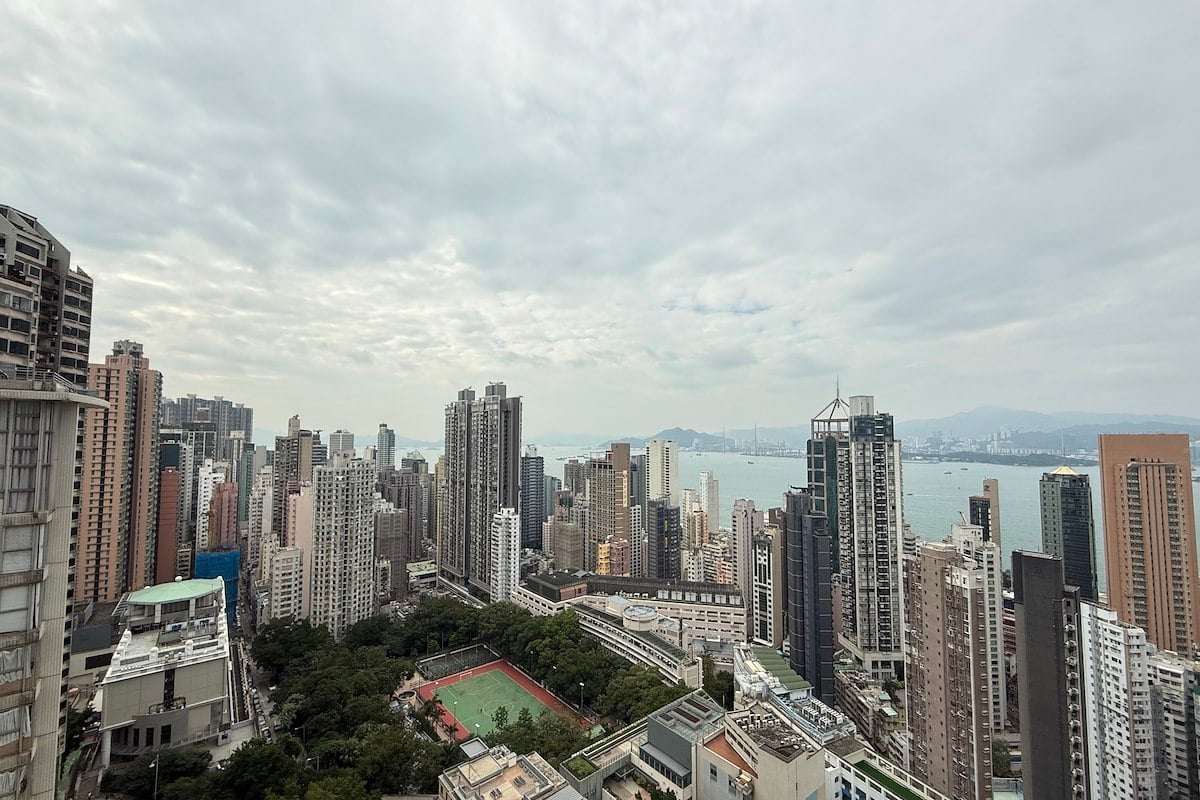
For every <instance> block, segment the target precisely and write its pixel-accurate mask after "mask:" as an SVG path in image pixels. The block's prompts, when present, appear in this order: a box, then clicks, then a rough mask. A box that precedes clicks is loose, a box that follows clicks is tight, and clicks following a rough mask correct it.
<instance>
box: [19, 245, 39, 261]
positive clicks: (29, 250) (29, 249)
mask: <svg viewBox="0 0 1200 800" xmlns="http://www.w3.org/2000/svg"><path fill="white" fill-rule="evenodd" d="M16 244H17V252H18V253H23V254H24V255H27V256H29V257H30V258H41V257H42V251H41V250H39V249H37V248H36V247H34V246H33V245H31V244H25V243H24V242H21V241H18V242H17V243H16Z"/></svg>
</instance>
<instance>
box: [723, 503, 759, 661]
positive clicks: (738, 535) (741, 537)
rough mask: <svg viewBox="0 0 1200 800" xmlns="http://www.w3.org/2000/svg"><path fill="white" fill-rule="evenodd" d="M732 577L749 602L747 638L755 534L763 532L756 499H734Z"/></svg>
mask: <svg viewBox="0 0 1200 800" xmlns="http://www.w3.org/2000/svg"><path fill="white" fill-rule="evenodd" d="M732 523H733V524H732V526H731V529H732V532H733V578H734V581H735V582H736V583H737V587H738V589H739V590H740V591H741V593H742V602H743V603H745V605H746V638H747V639H751V638H753V636H754V607H753V606H752V605H751V603H750V601H751V599H752V598H753V596H754V554H753V542H754V537H755V536H756V535H758V534H760V533H762V529H763V513H762V512H761V511H759V510H757V509H755V508H754V501H753V500H747V499H745V498H738V499H737V500H734V501H733V516H732Z"/></svg>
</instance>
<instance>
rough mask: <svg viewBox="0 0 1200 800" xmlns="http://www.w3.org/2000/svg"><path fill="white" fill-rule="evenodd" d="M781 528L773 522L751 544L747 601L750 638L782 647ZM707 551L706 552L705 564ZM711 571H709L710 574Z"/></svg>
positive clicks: (782, 543)
mask: <svg viewBox="0 0 1200 800" xmlns="http://www.w3.org/2000/svg"><path fill="white" fill-rule="evenodd" d="M783 538H784V537H783V531H782V530H780V529H779V528H777V527H775V526H774V525H767V526H764V527H763V531H762V533H760V534H758V535H757V536H755V537H754V541H753V542H751V544H750V549H751V552H752V554H753V556H752V557H753V561H754V569H753V571H752V572H753V580H752V581H751V583H752V585H753V590H752V591H753V596H752V597H751V599H750V605H751V606H752V607H753V608H754V610H755V614H754V631H753V633H754V635H753V636H752V637H751V641H754V642H757V643H758V644H764V645H766V646H767V647H774V648H777V649H778V648H780V647H783V642H784V639H785V638H786V636H787V631H786V630H785V628H786V626H785V625H784V619H785V616H786V615H785V613H784V603H785V599H784V577H783V576H784V561H785V558H784V542H783ZM708 561H709V553H708V552H706V553H705V567H706V569H707V568H708V566H709V564H708ZM711 573H712V571H711V570H710V571H709V574H710V575H711Z"/></svg>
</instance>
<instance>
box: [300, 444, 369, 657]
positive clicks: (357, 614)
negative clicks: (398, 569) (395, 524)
mask: <svg viewBox="0 0 1200 800" xmlns="http://www.w3.org/2000/svg"><path fill="white" fill-rule="evenodd" d="M374 493H375V465H374V464H373V463H371V462H369V461H363V460H362V459H359V458H353V459H352V458H350V457H349V456H348V455H347V454H345V453H340V454H339V455H338V456H337V457H336V458H335V459H334V460H333V462H332V463H331V464H325V465H322V466H319V467H315V468H314V469H313V511H312V520H313V522H312V576H311V579H310V587H311V588H310V592H311V594H310V597H311V608H310V614H311V617H312V622H313V624H314V625H324V626H325V627H327V628H329V630H330V632H331V633H332V634H333V635H334V636H335V637H337V638H341V636H342V634H343V633H345V631H346V629H347V628H349V627H350V626H351V625H353V624H354V623H356V622H359V621H361V620H364V619H366V618H367V617H369V616H371V614H372V613H374V608H375V592H374V583H375V581H374V575H375V513H374V507H373V499H372V498H373V495H374Z"/></svg>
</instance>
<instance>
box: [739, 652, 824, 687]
mask: <svg viewBox="0 0 1200 800" xmlns="http://www.w3.org/2000/svg"><path fill="white" fill-rule="evenodd" d="M750 650H751V652H753V653H754V658H755V659H756V660H757V661H758V663H759V664H761V665H762V667H763V669H764V670H766V672H767V673H768V674H770V675H772V676H773V677H775V678H776V679H777V680H778V681H779V682H780V683H781V684H783V685H784V686H785V687H787V688H788V689H789V690H797V689H811V688H812V684H811V683H809V682H808V681H806V680H804V678H802V677H800V676H799V675H798V674H796V671H795V670H794V669H792V667H791V665H789V664H788V662H786V661H784V660H783V656H782V655H780V654H779V651H778V650H774V649H772V648H770V647H751V648H750Z"/></svg>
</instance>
